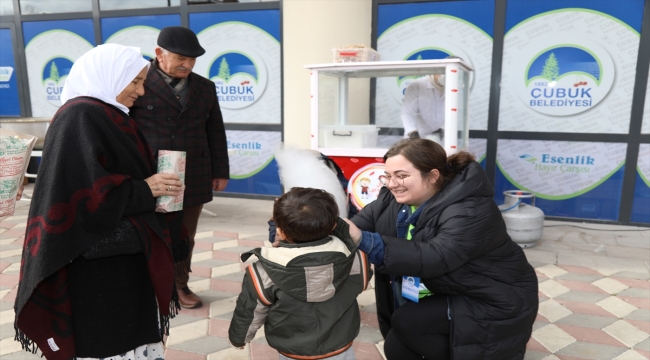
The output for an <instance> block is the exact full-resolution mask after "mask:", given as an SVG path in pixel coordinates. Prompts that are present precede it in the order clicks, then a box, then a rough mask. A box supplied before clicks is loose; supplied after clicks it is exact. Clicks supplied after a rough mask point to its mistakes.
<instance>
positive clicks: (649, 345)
mask: <svg viewBox="0 0 650 360" xmlns="http://www.w3.org/2000/svg"><path fill="white" fill-rule="evenodd" d="M634 349H636V350H639V349H640V350H646V351H650V338H648V339H645V340H643V341H641V342H640V343H638V344H636V345H634Z"/></svg>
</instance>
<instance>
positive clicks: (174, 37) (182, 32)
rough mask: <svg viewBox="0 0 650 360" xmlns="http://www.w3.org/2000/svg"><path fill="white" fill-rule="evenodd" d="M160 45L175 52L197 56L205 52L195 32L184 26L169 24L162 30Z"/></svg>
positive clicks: (159, 37) (159, 35) (192, 56)
mask: <svg viewBox="0 0 650 360" xmlns="http://www.w3.org/2000/svg"><path fill="white" fill-rule="evenodd" d="M158 46H160V47H161V48H163V49H165V50H169V51H171V52H173V53H176V54H179V55H183V56H187V57H191V58H196V57H199V56H201V55H203V54H205V49H203V48H202V47H201V44H199V39H198V38H197V37H196V35H195V34H194V32H193V31H192V30H190V29H187V28H184V27H182V26H169V27H166V28H163V29H162V30H160V34H158Z"/></svg>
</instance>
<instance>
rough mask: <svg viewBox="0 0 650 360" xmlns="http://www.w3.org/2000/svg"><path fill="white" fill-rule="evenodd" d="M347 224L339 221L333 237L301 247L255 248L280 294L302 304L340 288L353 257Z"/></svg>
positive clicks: (319, 299) (354, 247)
mask: <svg viewBox="0 0 650 360" xmlns="http://www.w3.org/2000/svg"><path fill="white" fill-rule="evenodd" d="M356 250H357V244H355V243H354V241H352V238H351V237H350V232H349V225H348V224H347V223H346V222H345V221H343V219H341V218H339V220H338V221H337V225H336V228H335V229H334V230H333V232H332V235H330V236H328V237H326V238H324V239H321V240H317V241H313V242H309V243H302V244H287V243H284V242H283V243H281V244H280V246H279V247H277V248H256V249H253V250H251V251H249V252H246V253H243V254H242V255H241V260H242V261H246V260H247V259H248V258H249V257H250V256H252V255H255V256H257V257H258V258H259V261H260V262H261V263H262V266H263V267H264V270H265V271H266V273H267V274H268V277H269V278H270V280H271V281H272V282H273V283H274V284H275V285H276V286H277V287H279V288H280V289H281V290H282V291H283V292H285V293H286V294H288V295H290V296H291V297H293V298H295V299H297V300H300V301H305V302H323V301H327V300H329V299H331V298H332V297H333V296H334V294H336V293H337V292H338V291H339V290H341V289H342V288H343V285H344V284H345V281H346V279H347V278H348V275H349V274H350V270H351V268H352V264H353V263H354V260H355V257H356V253H355V252H356Z"/></svg>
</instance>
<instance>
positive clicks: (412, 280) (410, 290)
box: [402, 276, 420, 302]
mask: <svg viewBox="0 0 650 360" xmlns="http://www.w3.org/2000/svg"><path fill="white" fill-rule="evenodd" d="M419 295H420V278H419V277H417V276H402V297H403V298H405V299H408V300H411V301H413V302H418V301H419V299H420V297H419Z"/></svg>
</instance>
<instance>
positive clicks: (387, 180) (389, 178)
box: [379, 174, 411, 187]
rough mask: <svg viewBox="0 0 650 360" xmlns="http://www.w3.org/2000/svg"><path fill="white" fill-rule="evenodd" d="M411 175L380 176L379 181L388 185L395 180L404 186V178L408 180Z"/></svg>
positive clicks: (397, 183)
mask: <svg viewBox="0 0 650 360" xmlns="http://www.w3.org/2000/svg"><path fill="white" fill-rule="evenodd" d="M410 176H411V175H402V174H400V175H395V177H392V176H388V175H385V176H382V177H380V178H379V181H380V182H381V184H382V185H384V186H386V187H388V185H389V184H390V182H391V181H392V182H394V183H395V184H396V185H402V186H404V180H406V178H407V177H410Z"/></svg>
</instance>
